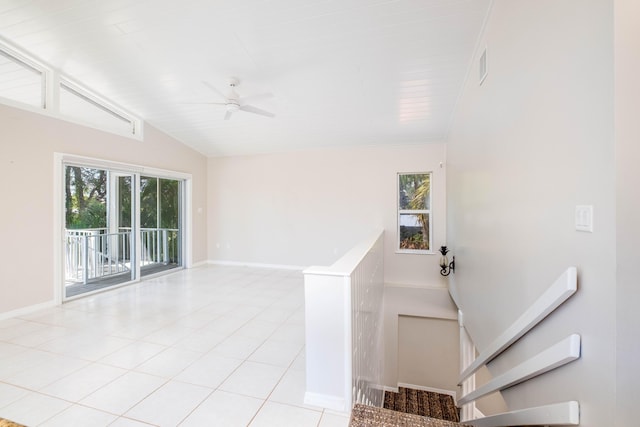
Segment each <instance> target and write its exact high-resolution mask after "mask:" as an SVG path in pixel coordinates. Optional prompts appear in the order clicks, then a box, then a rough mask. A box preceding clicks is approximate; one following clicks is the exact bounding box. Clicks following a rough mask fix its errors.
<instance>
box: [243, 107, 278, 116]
mask: <svg viewBox="0 0 640 427" xmlns="http://www.w3.org/2000/svg"><path fill="white" fill-rule="evenodd" d="M240 110H242V111H246V112H247V113H253V114H259V115H261V116H265V117H272V118H273V117H275V116H276V115H275V114H273V113H270V112H269V111H265V110H262V109H260V108H258V107H254V106H253V105H241V106H240Z"/></svg>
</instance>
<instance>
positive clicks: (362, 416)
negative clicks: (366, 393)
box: [349, 404, 463, 427]
mask: <svg viewBox="0 0 640 427" xmlns="http://www.w3.org/2000/svg"><path fill="white" fill-rule="evenodd" d="M462 425H463V424H460V423H455V422H452V421H445V420H439V419H436V418H429V417H422V416H420V415H413V414H407V413H404V412H396V411H391V410H389V409H384V408H375V407H373V406H365V405H360V404H357V405H356V406H355V407H354V408H353V411H351V421H350V422H349V427H460V426H462Z"/></svg>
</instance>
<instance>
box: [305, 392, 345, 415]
mask: <svg viewBox="0 0 640 427" xmlns="http://www.w3.org/2000/svg"><path fill="white" fill-rule="evenodd" d="M304 404H305V405H312V406H318V407H320V408H325V409H331V410H332V411H338V412H343V413H349V412H350V411H351V408H347V407H346V402H345V401H344V399H343V398H341V397H337V396H329V395H326V394H317V393H309V392H306V393H305V394H304Z"/></svg>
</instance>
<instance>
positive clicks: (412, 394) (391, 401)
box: [384, 387, 460, 422]
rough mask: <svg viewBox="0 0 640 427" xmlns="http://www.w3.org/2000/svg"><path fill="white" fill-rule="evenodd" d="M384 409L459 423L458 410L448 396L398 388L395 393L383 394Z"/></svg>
mask: <svg viewBox="0 0 640 427" xmlns="http://www.w3.org/2000/svg"><path fill="white" fill-rule="evenodd" d="M384 408H386V409H390V410H394V411H398V412H405V413H408V414H414V415H421V416H424V417H430V418H438V419H442V420H446V421H454V422H459V421H460V415H459V411H458V408H456V405H455V402H454V400H453V397H452V396H449V395H448V394H440V393H434V392H430V391H424V390H415V389H411V388H405V387H400V388H398V392H397V393H394V392H390V391H387V392H385V394H384Z"/></svg>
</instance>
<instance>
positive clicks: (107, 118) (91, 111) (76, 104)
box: [60, 84, 133, 134]
mask: <svg viewBox="0 0 640 427" xmlns="http://www.w3.org/2000/svg"><path fill="white" fill-rule="evenodd" d="M60 113H61V114H64V115H65V116H69V117H73V118H76V119H80V120H82V121H84V122H87V123H90V124H93V125H96V126H100V127H103V128H106V129H112V130H114V131H117V132H121V133H129V134H132V133H133V124H132V123H131V120H129V119H127V118H126V117H123V116H121V115H119V114H118V113H116V112H115V111H112V110H110V109H109V108H107V107H106V106H103V105H100V104H99V103H98V102H96V101H94V100H92V99H90V98H89V97H87V96H85V95H83V94H82V93H80V92H78V91H76V90H75V89H72V88H70V87H68V86H66V85H64V84H61V85H60Z"/></svg>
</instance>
